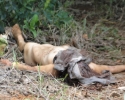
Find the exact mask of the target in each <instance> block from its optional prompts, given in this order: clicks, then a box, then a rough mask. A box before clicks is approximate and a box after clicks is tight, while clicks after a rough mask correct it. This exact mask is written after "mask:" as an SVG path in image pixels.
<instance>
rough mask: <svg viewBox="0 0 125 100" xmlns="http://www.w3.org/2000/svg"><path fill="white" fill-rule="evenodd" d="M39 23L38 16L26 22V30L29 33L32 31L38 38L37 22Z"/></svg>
mask: <svg viewBox="0 0 125 100" xmlns="http://www.w3.org/2000/svg"><path fill="white" fill-rule="evenodd" d="M38 21H39V18H38V15H37V14H35V15H34V16H33V17H32V18H31V19H30V20H24V24H25V25H24V26H23V28H24V29H27V30H29V31H31V32H32V33H33V36H34V37H36V36H37V31H36V29H35V28H36V26H37V22H38Z"/></svg>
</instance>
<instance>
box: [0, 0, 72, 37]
mask: <svg viewBox="0 0 125 100" xmlns="http://www.w3.org/2000/svg"><path fill="white" fill-rule="evenodd" d="M0 9H1V10H0V25H1V26H2V27H0V29H3V27H4V25H7V24H8V25H11V26H12V25H13V24H15V23H19V24H20V25H22V26H23V28H24V29H26V30H27V31H29V32H31V33H32V34H33V36H34V37H36V36H37V29H39V27H43V26H45V27H48V25H50V24H52V25H54V26H56V27H58V28H60V27H61V26H62V25H64V24H65V23H68V22H69V21H70V20H71V19H72V18H71V17H70V16H69V14H68V13H67V11H65V10H64V9H63V6H62V4H61V3H60V1H58V0H16V1H15V0H0ZM0 31H3V30H0Z"/></svg>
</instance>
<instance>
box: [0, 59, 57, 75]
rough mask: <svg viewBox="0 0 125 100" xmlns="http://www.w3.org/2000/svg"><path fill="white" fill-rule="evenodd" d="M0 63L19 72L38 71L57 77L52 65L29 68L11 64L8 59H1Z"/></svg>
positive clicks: (19, 64)
mask: <svg viewBox="0 0 125 100" xmlns="http://www.w3.org/2000/svg"><path fill="white" fill-rule="evenodd" d="M0 62H1V63H2V64H5V65H7V66H9V67H14V68H17V69H20V70H27V71H40V72H45V73H47V74H49V75H53V76H55V77H56V76H58V71H57V70H55V69H54V64H48V65H44V66H29V65H25V64H21V63H18V62H13V63H11V62H10V61H9V60H8V59H1V60H0Z"/></svg>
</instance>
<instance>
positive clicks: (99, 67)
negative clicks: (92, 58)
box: [89, 63, 125, 73]
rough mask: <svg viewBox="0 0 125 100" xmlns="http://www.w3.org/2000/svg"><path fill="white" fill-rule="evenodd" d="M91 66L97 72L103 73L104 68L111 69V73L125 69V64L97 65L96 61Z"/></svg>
mask: <svg viewBox="0 0 125 100" xmlns="http://www.w3.org/2000/svg"><path fill="white" fill-rule="evenodd" d="M89 67H90V68H91V69H93V70H94V71H95V72H97V73H101V72H102V71H104V70H109V71H111V73H119V72H122V71H125V65H116V66H108V65H97V64H95V63H90V64H89Z"/></svg>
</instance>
